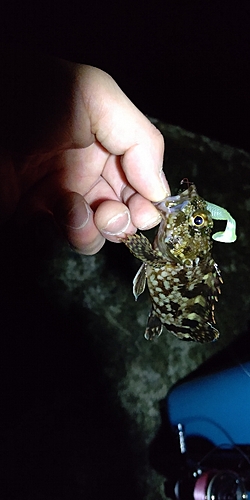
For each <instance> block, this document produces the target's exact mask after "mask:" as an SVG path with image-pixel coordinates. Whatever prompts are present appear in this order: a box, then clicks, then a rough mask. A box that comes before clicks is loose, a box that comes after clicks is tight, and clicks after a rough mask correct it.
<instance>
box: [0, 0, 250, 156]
mask: <svg viewBox="0 0 250 500" xmlns="http://www.w3.org/2000/svg"><path fill="white" fill-rule="evenodd" d="M1 24H2V29H1V36H2V37H3V38H4V40H8V41H11V42H13V41H14V42H17V43H18V44H20V43H21V44H24V45H27V46H29V47H32V48H34V49H38V50H42V51H43V52H48V53H49V54H54V55H58V56H61V57H64V58H67V59H70V60H74V61H78V62H84V63H88V64H91V65H94V66H97V67H100V68H102V69H104V70H105V71H107V72H108V73H110V74H111V75H112V76H113V77H114V78H115V79H116V81H117V82H118V84H119V85H120V86H121V87H122V89H123V90H124V91H125V93H126V94H127V95H128V96H129V97H130V98H131V100H133V101H134V103H135V104H136V105H137V106H138V107H139V108H140V109H141V110H142V111H143V112H144V113H145V114H148V115H150V116H153V117H157V118H161V119H162V120H164V121H166V122H168V123H172V124H175V125H180V126H182V127H185V128H186V129H188V130H190V131H194V132H198V133H202V134H205V135H207V136H209V137H211V138H214V139H217V140H219V141H221V142H224V143H228V144H230V145H232V146H237V147H241V148H244V149H246V150H248V151H249V150H250V146H249V125H250V99H249V84H250V72H249V54H250V51H249V45H250V29H249V28H250V6H249V2H248V1H247V0H231V1H229V2H228V1H227V0H222V1H220V0H217V1H209V0H200V1H199V0H193V1H192V2H187V1H185V0H172V1H170V0H156V1H154V2H147V1H141V0H139V1H133V2H131V1H127V2H126V1H122V2H119V1H114V0H112V1H108V2H105V1H103V2H100V1H99V0H91V1H89V2H86V1H84V0H82V1H80V0H66V1H65V0H64V1H63V2H61V1H59V0H55V1H53V2H49V1H48V0H46V1H44V2H42V4H41V5H40V4H39V2H36V1H35V2H34V1H30V3H29V2H27V1H26V2H20V3H17V2H11V1H10V2H8V6H5V7H4V14H3V16H1Z"/></svg>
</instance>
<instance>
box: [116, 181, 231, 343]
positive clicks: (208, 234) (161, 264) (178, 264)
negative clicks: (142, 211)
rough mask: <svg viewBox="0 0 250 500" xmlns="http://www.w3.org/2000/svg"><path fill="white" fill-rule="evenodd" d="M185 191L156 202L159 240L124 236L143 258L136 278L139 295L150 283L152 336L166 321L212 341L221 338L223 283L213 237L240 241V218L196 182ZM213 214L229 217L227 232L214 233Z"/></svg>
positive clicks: (182, 332) (171, 328)
mask: <svg viewBox="0 0 250 500" xmlns="http://www.w3.org/2000/svg"><path fill="white" fill-rule="evenodd" d="M181 186H182V188H184V189H182V192H180V193H179V194H178V195H177V196H169V197H168V198H166V199H165V200H163V201H162V202H160V203H157V204H156V206H157V208H158V210H159V211H160V212H161V215H162V221H161V223H160V226H159V229H158V232H157V235H156V237H155V240H154V243H153V245H151V243H150V242H149V240H148V239H147V238H146V237H145V236H144V235H142V234H135V235H128V236H127V237H126V239H125V240H123V241H124V243H125V244H126V245H127V247H128V248H129V249H130V251H131V252H132V253H133V255H135V257H137V258H138V259H140V260H142V261H143V264H142V266H141V267H140V269H139V271H138V272H137V274H136V276H135V278H134V281H133V293H134V296H135V299H136V300H137V298H138V297H139V295H140V294H141V293H142V292H143V291H144V290H145V286H146V283H147V286H148V289H149V293H150V296H151V301H152V310H151V313H150V315H149V318H148V323H147V327H146V331H145V337H146V339H150V340H151V339H153V338H154V337H158V336H159V335H160V334H161V332H162V330H163V325H164V326H165V327H166V329H167V330H168V332H171V333H173V334H174V335H175V336H177V337H178V338H179V339H182V340H193V341H196V342H211V341H213V340H216V339H217V338H218V337H219V332H218V330H217V328H216V327H215V317H214V307H215V302H216V301H218V295H219V294H220V293H221V292H220V284H221V283H222V282H223V281H222V278H221V273H220V270H219V267H218V265H217V264H216V263H215V261H214V259H213V257H212V254H211V250H212V239H213V240H215V241H220V242H225V243H231V242H233V241H235V240H236V232H235V229H236V223H235V221H234V219H233V218H232V217H231V215H230V214H229V212H227V210H225V209H224V208H221V207H219V206H217V205H214V204H213V203H209V202H207V201H205V200H204V199H202V198H201V197H200V196H199V195H198V193H197V190H196V187H195V185H194V184H193V183H190V182H189V181H188V180H187V179H184V180H183V181H182V182H181ZM213 219H216V220H224V221H226V222H227V224H226V228H225V230H224V231H221V232H217V233H215V234H212V228H213Z"/></svg>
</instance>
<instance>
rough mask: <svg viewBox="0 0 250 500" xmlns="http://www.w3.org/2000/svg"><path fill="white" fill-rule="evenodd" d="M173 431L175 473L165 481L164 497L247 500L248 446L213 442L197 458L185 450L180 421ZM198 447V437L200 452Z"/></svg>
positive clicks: (249, 487)
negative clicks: (176, 450)
mask: <svg viewBox="0 0 250 500" xmlns="http://www.w3.org/2000/svg"><path fill="white" fill-rule="evenodd" d="M177 432H178V440H179V453H180V462H179V468H177V470H175V473H176V472H177V474H176V475H175V477H172V478H171V480H167V481H166V483H165V494H166V496H167V498H171V500H250V446H235V447H234V448H231V449H224V448H222V447H217V446H216V447H213V448H212V449H211V450H210V451H209V452H206V453H205V454H204V456H201V455H200V456H201V458H200V459H199V460H198V461H197V459H196V454H197V452H196V453H194V454H193V455H192V453H190V454H189V453H188V451H187V448H186V443H185V438H184V431H183V426H182V425H181V424H178V427H177ZM190 444H191V443H190ZM204 444H205V445H207V443H204ZM191 447H192V444H191ZM196 447H197V445H196ZM200 447H202V439H201V440H199V450H200V452H199V454H200V453H201V454H202V449H201V448H200Z"/></svg>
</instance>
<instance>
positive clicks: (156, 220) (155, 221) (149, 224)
mask: <svg viewBox="0 0 250 500" xmlns="http://www.w3.org/2000/svg"><path fill="white" fill-rule="evenodd" d="M160 222H161V215H160V214H159V215H157V217H153V219H150V220H149V221H148V222H147V224H145V226H140V227H138V229H141V230H142V231H143V230H145V229H151V228H152V227H155V226H157V224H159V223H160Z"/></svg>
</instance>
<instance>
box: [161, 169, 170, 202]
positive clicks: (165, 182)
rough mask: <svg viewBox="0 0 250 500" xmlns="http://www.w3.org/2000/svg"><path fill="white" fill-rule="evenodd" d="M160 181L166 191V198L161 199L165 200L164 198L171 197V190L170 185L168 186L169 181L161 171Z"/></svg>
mask: <svg viewBox="0 0 250 500" xmlns="http://www.w3.org/2000/svg"><path fill="white" fill-rule="evenodd" d="M160 180H161V184H162V187H163V189H164V196H163V198H161V199H162V200H164V198H166V197H167V196H169V195H170V188H169V184H168V181H167V179H166V177H165V174H164V171H163V170H161V171H160Z"/></svg>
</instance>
